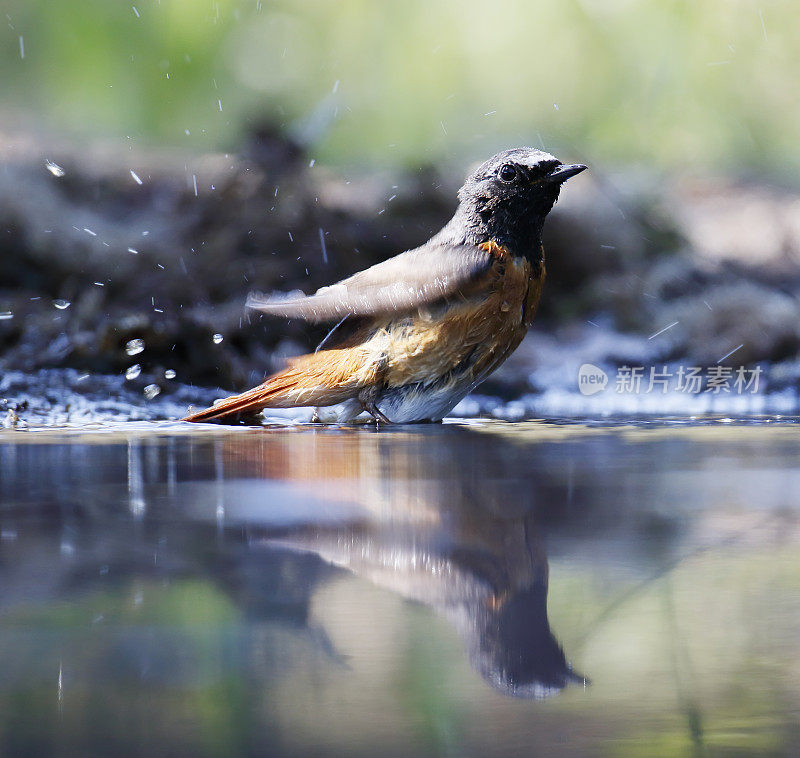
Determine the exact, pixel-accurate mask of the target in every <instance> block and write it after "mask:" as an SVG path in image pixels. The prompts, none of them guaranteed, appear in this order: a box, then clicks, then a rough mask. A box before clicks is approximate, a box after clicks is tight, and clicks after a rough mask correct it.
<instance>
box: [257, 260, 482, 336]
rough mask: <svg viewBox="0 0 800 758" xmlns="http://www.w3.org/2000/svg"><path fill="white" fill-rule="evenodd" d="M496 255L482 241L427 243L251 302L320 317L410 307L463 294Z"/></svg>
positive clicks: (287, 314) (287, 313) (292, 313)
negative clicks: (324, 281)
mask: <svg viewBox="0 0 800 758" xmlns="http://www.w3.org/2000/svg"><path fill="white" fill-rule="evenodd" d="M493 260H494V257H493V255H492V253H491V251H490V250H485V249H484V248H483V247H477V246H472V245H452V246H451V245H446V246H438V245H437V246H434V245H423V246H422V247H418V248H416V249H414V250H409V251H407V252H405V253H401V254H400V255H397V256H395V257H394V258H390V259H389V260H388V261H383V263H378V264H376V265H374V266H371V267H370V268H368V269H365V270H364V271H361V272H359V273H358V274H354V275H353V276H351V277H349V278H347V279H343V280H342V281H340V282H337V283H336V284H332V285H330V286H329V287H322V288H321V289H319V290H317V291H316V292H315V293H314V294H313V295H303V294H294V293H291V294H288V295H282V294H274V295H270V296H267V297H265V296H264V295H258V294H251V295H250V296H249V297H248V299H247V307H248V308H253V309H255V310H258V311H262V312H263V313H270V314H273V315H276V316H284V317H286V318H302V319H305V320H306V321H315V322H316V321H332V320H334V319H338V318H343V317H345V316H374V315H378V314H381V313H391V312H395V311H404V310H411V309H413V308H417V307H419V306H422V305H426V304H429V303H433V302H436V301H437V300H443V299H446V298H449V297H453V296H455V295H457V294H459V293H460V292H462V291H463V290H464V289H465V288H467V287H468V286H469V285H471V284H473V283H474V282H476V281H477V280H479V279H480V278H481V277H482V275H484V274H485V273H486V272H487V271H488V270H489V269H490V267H491V265H492V262H493Z"/></svg>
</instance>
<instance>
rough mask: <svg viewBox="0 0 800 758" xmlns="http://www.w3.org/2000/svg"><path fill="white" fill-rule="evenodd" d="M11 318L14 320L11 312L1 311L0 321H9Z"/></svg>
mask: <svg viewBox="0 0 800 758" xmlns="http://www.w3.org/2000/svg"><path fill="white" fill-rule="evenodd" d="M10 318H14V314H13V313H12V312H11V311H0V321H8V320H9V319H10Z"/></svg>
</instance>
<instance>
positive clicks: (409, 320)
mask: <svg viewBox="0 0 800 758" xmlns="http://www.w3.org/2000/svg"><path fill="white" fill-rule="evenodd" d="M586 168H587V167H586V166H585V165H583V164H580V163H574V164H564V163H562V162H561V161H559V160H558V159H556V158H555V157H554V156H553V155H551V154H550V153H547V152H544V151H542V150H538V149H534V148H530V147H517V148H512V149H510V150H505V151H503V152H500V153H497V154H496V155H494V156H492V157H491V158H489V159H488V160H487V161H485V162H484V163H482V164H481V165H480V166H479V167H478V168H477V169H475V170H474V171H473V172H472V173H471V174H470V175H469V176H467V178H466V181H465V182H464V185H463V186H462V187H461V189H460V190H459V191H458V200H459V204H458V207H457V208H456V211H455V213H454V215H453V217H452V218H451V219H450V221H448V222H447V223H446V224H445V225H444V227H443V228H442V229H441V230H440V231H439V232H438V233H436V234H435V235H434V236H433V237H431V239H430V240H428V241H427V242H426V243H424V244H423V245H421V246H420V247H417V248H414V249H412V250H407V251H405V252H403V253H400V254H399V255H396V256H395V257H393V258H389V259H388V260H385V261H383V262H381V263H377V264H375V265H374V266H371V267H370V268H367V269H364V270H363V271H360V272H358V273H356V274H353V275H352V276H350V277H348V278H346V279H343V280H341V281H339V282H337V283H336V284H332V285H329V286H326V287H322V288H320V289H319V290H317V291H316V292H315V293H314V294H311V295H302V294H293V293H290V294H288V295H287V294H272V295H269V296H264V295H260V294H251V295H250V296H249V297H248V300H247V307H248V308H250V309H253V310H255V311H259V312H261V313H265V314H269V315H272V316H282V317H285V318H289V319H295V318H297V319H303V320H306V321H308V322H313V323H321V322H328V323H333V324H334V327H333V328H332V329H331V331H330V332H329V333H328V335H327V336H326V338H325V339H324V340H323V343H322V344H321V345H320V346H319V347H318V348H317V350H316V351H315V352H314V353H310V354H307V355H301V356H299V357H297V358H293V359H291V360H290V361H289V362H288V365H287V367H286V368H285V369H284V370H282V371H279V372H277V373H275V374H273V375H271V376H269V377H267V378H266V379H265V381H264V382H263V383H262V384H260V385H259V386H257V387H254V388H253V389H251V390H248V391H247V392H244V393H242V394H239V395H233V396H231V397H228V398H226V399H224V400H221V401H217V403H215V404H214V405H213V406H212V407H210V408H206V409H205V410H201V411H198V412H195V413H191V414H189V415H188V416H186V417H185V419H183V420H184V421H192V422H201V421H227V422H236V421H239V420H241V419H242V418H247V417H251V416H253V415H254V414H256V413H258V412H259V411H262V410H263V409H265V408H298V407H315V408H316V410H315V413H314V416H313V418H312V420H320V419H321V418H322V411H321V409H322V408H329V407H330V406H335V408H334V409H333V413H332V415H329V420H331V421H335V422H337V423H348V422H352V421H355V420H356V419H358V418H359V417H362V416H363V417H364V418H369V417H371V418H372V419H374V420H375V422H376V423H379V424H380V423H384V424H388V423H395V424H398V423H399V424H406V423H417V422H426V421H431V422H433V421H440V420H441V419H442V418H443V417H444V416H446V415H447V414H448V413H449V412H450V411H451V410H452V409H453V408H454V407H455V406H456V405H457V404H458V403H459V401H461V400H462V399H463V398H464V397H466V396H467V395H468V394H469V393H470V392H471V391H472V390H473V389H475V387H477V386H478V385H479V384H480V383H481V382H482V381H484V379H486V378H487V377H488V376H489V375H490V374H491V373H492V372H493V371H494V370H495V369H496V368H497V367H498V366H499V365H500V364H501V363H503V361H505V360H506V358H508V356H509V355H510V354H511V353H512V352H513V351H514V350H515V349H516V348H517V346H518V345H519V343H520V342H521V341H522V339H523V337H524V336H525V334H526V332H527V330H528V328H529V327H530V325H531V323H532V321H533V319H534V316H535V314H536V310H537V307H538V304H539V299H540V297H541V294H542V286H543V284H544V279H545V254H544V248H543V246H542V229H543V227H544V222H545V218H546V217H547V214H548V213H549V212H550V210H551V209H552V208H553V206H554V205H555V203H556V200H557V199H558V197H559V193H560V190H561V186H562V184H563V183H564V182H565V181H566V180H567V179H569V178H570V177H573V176H575V175H576V174H578V173H580V172H581V171H584V170H585V169H586ZM345 322H350V323H349V324H346V323H345ZM343 327H344V328H343ZM348 327H349V328H348ZM337 332H338V333H339V335H338V336H337ZM365 413H366V414H368V415H367V416H364V414H365Z"/></svg>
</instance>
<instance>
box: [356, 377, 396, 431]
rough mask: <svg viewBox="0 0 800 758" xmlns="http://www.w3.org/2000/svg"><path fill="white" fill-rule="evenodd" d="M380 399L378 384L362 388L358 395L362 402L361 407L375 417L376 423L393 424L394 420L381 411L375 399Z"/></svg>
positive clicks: (359, 400)
mask: <svg viewBox="0 0 800 758" xmlns="http://www.w3.org/2000/svg"><path fill="white" fill-rule="evenodd" d="M377 399H378V387H377V385H373V386H372V387H368V388H367V389H364V390H361V392H360V393H359V395H358V402H360V403H361V407H362V408H363V409H364V410H365V411H366V412H367V413H369V415H370V416H372V418H374V419H375V421H376V423H381V422H382V423H384V424H391V423H392V422H391V421H390V420H389V419H388V418H386V416H385V415H384V414H383V413H382V412H381V410H380V408H378V406H377V405H376V404H375V401H376V400H377Z"/></svg>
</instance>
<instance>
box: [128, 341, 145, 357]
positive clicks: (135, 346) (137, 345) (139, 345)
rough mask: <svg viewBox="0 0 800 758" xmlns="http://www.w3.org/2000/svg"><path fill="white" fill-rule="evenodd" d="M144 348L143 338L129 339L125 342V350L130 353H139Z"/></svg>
mask: <svg viewBox="0 0 800 758" xmlns="http://www.w3.org/2000/svg"><path fill="white" fill-rule="evenodd" d="M143 350H144V340H143V339H135V340H129V341H128V342H127V343H126V344H125V352H126V353H127V354H128V355H138V354H139V353H141V352H142V351H143Z"/></svg>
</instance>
